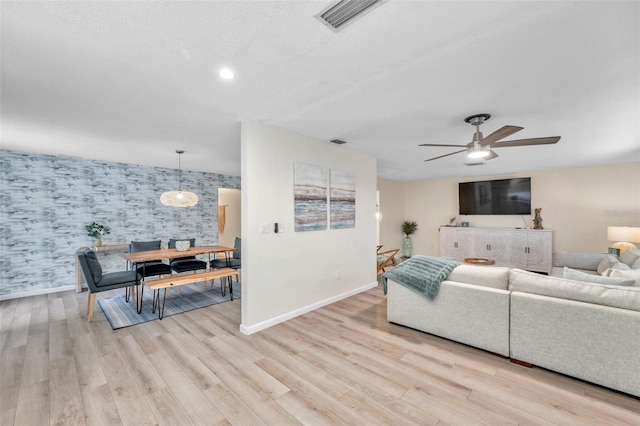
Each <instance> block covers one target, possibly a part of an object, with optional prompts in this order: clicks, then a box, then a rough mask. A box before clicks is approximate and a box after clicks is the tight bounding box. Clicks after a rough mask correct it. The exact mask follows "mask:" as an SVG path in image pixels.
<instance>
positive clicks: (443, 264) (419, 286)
mask: <svg viewBox="0 0 640 426" xmlns="http://www.w3.org/2000/svg"><path fill="white" fill-rule="evenodd" d="M459 264H460V263H459V262H456V261H455V260H453V259H449V258H444V257H429V256H413V257H412V258H410V259H408V260H406V261H405V262H402V263H401V264H399V265H398V266H396V267H394V268H392V269H389V270H388V271H387V272H385V273H384V274H382V288H383V290H384V294H387V280H389V279H391V280H393V281H395V282H397V283H398V284H402V285H403V286H405V287H407V288H409V289H411V290H413V291H415V292H418V293H420V294H423V295H424V296H426V297H427V298H428V299H429V300H433V298H434V297H436V295H437V294H438V290H439V289H440V283H441V282H442V281H444V280H445V279H446V278H447V276H448V275H449V273H450V272H451V271H453V269H454V268H455V267H456V266H458V265H459Z"/></svg>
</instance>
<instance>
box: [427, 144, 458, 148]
mask: <svg viewBox="0 0 640 426" xmlns="http://www.w3.org/2000/svg"><path fill="white" fill-rule="evenodd" d="M418 146H450V147H454V148H466V147H467V145H447V144H438V143H421V144H420V145H418Z"/></svg>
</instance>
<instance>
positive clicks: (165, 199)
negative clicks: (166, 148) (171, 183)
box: [160, 149, 198, 207]
mask: <svg viewBox="0 0 640 426" xmlns="http://www.w3.org/2000/svg"><path fill="white" fill-rule="evenodd" d="M176 154H178V190H177V191H167V192H164V193H162V195H161V196H160V202H161V203H162V204H164V205H165V206H169V207H193V206H195V205H196V204H198V196H197V195H196V194H194V193H193V192H189V191H183V190H182V166H181V164H180V157H181V155H182V154H184V151H183V150H181V149H177V150H176Z"/></svg>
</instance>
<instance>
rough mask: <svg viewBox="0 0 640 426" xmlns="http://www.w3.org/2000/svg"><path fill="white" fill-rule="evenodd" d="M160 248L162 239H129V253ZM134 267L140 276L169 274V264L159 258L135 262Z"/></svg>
mask: <svg viewBox="0 0 640 426" xmlns="http://www.w3.org/2000/svg"><path fill="white" fill-rule="evenodd" d="M161 248H162V241H160V240H153V241H131V243H130V244H129V253H135V252H139V251H148V250H160V249H161ZM135 268H136V270H137V271H138V273H139V274H140V275H142V278H143V279H144V278H146V277H154V276H157V275H171V265H169V264H166V263H164V262H162V261H161V260H153V261H150V262H142V263H137V264H135Z"/></svg>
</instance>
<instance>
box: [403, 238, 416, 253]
mask: <svg viewBox="0 0 640 426" xmlns="http://www.w3.org/2000/svg"><path fill="white" fill-rule="evenodd" d="M412 255H413V241H411V237H410V236H408V235H407V236H406V237H404V243H403V244H402V257H411V256H412Z"/></svg>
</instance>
